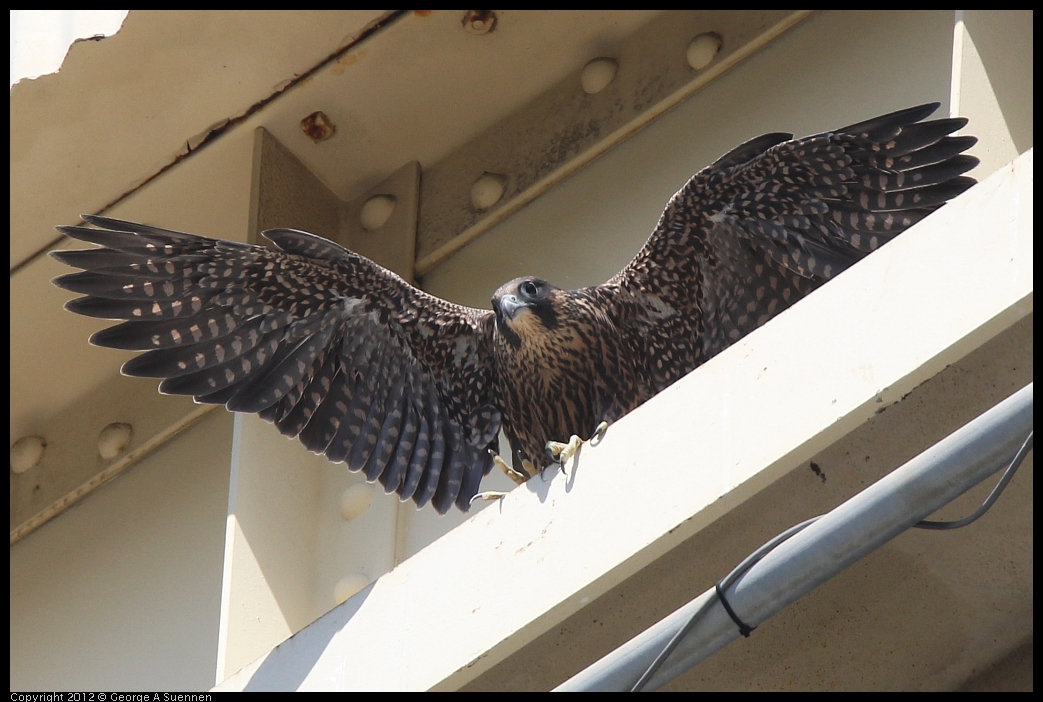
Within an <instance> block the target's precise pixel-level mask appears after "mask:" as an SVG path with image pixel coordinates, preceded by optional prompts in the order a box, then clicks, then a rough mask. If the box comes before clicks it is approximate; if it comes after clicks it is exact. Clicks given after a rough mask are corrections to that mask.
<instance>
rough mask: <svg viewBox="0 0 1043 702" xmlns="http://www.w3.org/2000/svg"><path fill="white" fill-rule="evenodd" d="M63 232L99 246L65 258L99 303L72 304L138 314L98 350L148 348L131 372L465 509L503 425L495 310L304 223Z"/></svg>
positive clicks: (97, 312) (62, 282)
mask: <svg viewBox="0 0 1043 702" xmlns="http://www.w3.org/2000/svg"><path fill="white" fill-rule="evenodd" d="M84 220H86V221H87V222H89V223H91V224H93V225H95V226H97V227H100V228H98V229H94V228H90V227H59V230H60V231H62V232H63V233H64V234H66V235H68V236H70V237H72V238H74V239H80V240H83V241H88V242H92V243H95V244H98V245H100V246H101V247H102V248H100V249H91V250H87V251H54V252H52V253H51V255H52V256H53V257H54V258H56V259H57V260H59V261H61V262H62V263H65V264H67V265H70V266H73V267H76V268H81V269H83V270H84V272H82V273H73V274H69V275H64V276H61V277H59V278H56V279H55V281H54V283H55V285H57V286H58V287H61V288H64V289H65V290H69V291H72V292H76V293H83V294H85V295H86V297H81V298H78V299H75V300H71V301H69V302H68V303H67V304H66V309H68V310H70V311H72V312H76V313H77V314H82V315H87V316H90V317H101V318H104V319H121V320H125V321H124V322H123V323H122V324H117V325H116V326H113V327H110V328H108V329H105V330H103V331H100V332H98V333H96V334H94V335H93V336H92V337H91V343H93V344H97V345H99V346H108V347H111V348H120V349H131V350H138V351H147V353H144V354H142V355H140V356H137V357H135V358H133V359H131V360H130V361H128V362H127V363H126V364H124V366H123V372H124V374H126V375H131V376H143V377H154V378H163V379H164V380H163V382H162V383H161V384H160V391H161V392H164V393H170V394H177V395H192V396H193V397H195V399H196V401H198V402H210V403H217V404H223V405H225V406H226V407H227V408H228V409H229V410H233V411H237V412H256V413H258V414H259V415H260V416H261V417H262V418H264V419H266V420H268V421H270V422H274V423H275V425H276V426H277V427H278V428H279V431H281V432H282V433H283V434H285V435H287V436H291V437H298V438H299V439H300V440H301V442H302V443H303V444H304V445H305V446H306V447H307V448H308V449H309V450H311V451H313V452H315V453H322V454H325V455H326V456H327V457H328V458H329V459H330V460H331V461H333V462H342V461H343V462H347V464H348V467H349V468H351V470H355V471H358V470H361V471H364V472H365V475H366V477H367V479H369V480H379V481H380V482H381V484H382V485H384V488H385V490H386V491H387V492H397V493H398V495H399V497H400V498H401V499H402V500H406V499H410V498H411V499H413V500H414V501H415V502H416V503H417V506H418V507H422V506H423V505H424V504H426V503H427V502H428V501H431V502H433V504H434V506H435V509H437V510H438V511H439V512H440V513H444V512H445V511H447V510H448V509H449V507H450V506H451V505H452V504H453V503H454V502H455V503H456V504H457V506H458V507H460V509H462V510H464V511H466V510H467V508H468V504H469V501H470V498H471V497H472V496H473V495H474V494H475V493H476V492H477V490H478V485H479V482H480V481H481V479H482V476H484V475H485V474H486V473H488V471H489V469H490V467H491V465H492V458H491V456H490V455H489V452H488V451H487V448H489V447H490V446H494V442H495V440H496V436H497V433H498V432H499V428H500V412H499V410H498V409H497V407H496V401H495V395H494V390H493V388H494V386H495V383H494V377H493V373H494V369H493V366H492V353H491V350H490V348H491V347H490V344H491V318H492V313H491V312H488V311H484V310H476V309H471V308H466V307H461V306H458V305H453V304H451V303H449V302H446V301H445V300H442V299H439V298H437V297H434V296H432V295H428V294H427V293H424V292H422V291H420V290H418V289H416V288H414V287H413V286H411V285H409V284H408V283H406V282H405V281H404V280H402V279H401V278H400V277H399V276H397V275H395V274H394V273H392V272H391V271H388V270H386V269H384V268H382V267H380V266H378V265H377V264H375V263H373V262H372V261H370V260H369V259H367V258H364V257H362V256H359V255H358V254H355V253H352V252H350V251H347V250H346V249H344V248H342V247H340V246H338V245H337V244H334V243H332V242H330V241H327V240H325V239H322V238H320V237H317V236H314V235H311V234H307V233H304V232H299V231H295V230H291V229H275V230H270V231H267V232H265V233H264V235H265V236H266V237H267V238H268V239H270V240H271V241H272V242H273V243H274V244H275V245H276V246H277V247H278V248H266V247H263V246H253V245H249V244H241V243H237V242H230V241H222V240H218V239H209V238H205V237H199V236H194V235H191V234H184V233H181V232H175V231H170V230H167V229H159V228H156V227H150V226H147V225H142V224H134V223H132V222H124V221H121V220H116V219H110V218H107V217H96V216H85V217H84Z"/></svg>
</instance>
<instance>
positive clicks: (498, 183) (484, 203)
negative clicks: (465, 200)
mask: <svg viewBox="0 0 1043 702" xmlns="http://www.w3.org/2000/svg"><path fill="white" fill-rule="evenodd" d="M506 189H507V176H505V175H501V174H499V173H483V174H482V177H481V178H479V179H478V180H476V181H475V182H474V185H472V186H471V204H472V205H473V206H474V209H476V210H479V211H482V210H487V209H489V208H490V207H492V206H493V205H495V204H496V203H497V202H499V201H500V199H501V198H502V197H503V193H504V191H505V190H506Z"/></svg>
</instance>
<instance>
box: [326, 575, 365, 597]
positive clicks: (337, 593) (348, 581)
mask: <svg viewBox="0 0 1043 702" xmlns="http://www.w3.org/2000/svg"><path fill="white" fill-rule="evenodd" d="M369 582H370V581H369V576H368V575H366V574H365V573H349V574H348V575H345V576H344V577H343V578H341V579H340V580H338V581H337V584H336V585H334V586H333V600H334V601H335V602H336V603H337V604H341V603H343V602H346V601H347V600H348V598H349V597H351V596H352V595H354V594H355V593H356V592H358V591H359V590H361V589H362V588H364V587H366V586H367V585H369Z"/></svg>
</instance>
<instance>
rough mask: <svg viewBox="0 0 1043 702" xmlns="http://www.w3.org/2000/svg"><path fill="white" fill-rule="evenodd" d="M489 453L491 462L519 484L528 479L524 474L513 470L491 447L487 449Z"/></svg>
mask: <svg viewBox="0 0 1043 702" xmlns="http://www.w3.org/2000/svg"><path fill="white" fill-rule="evenodd" d="M489 454H490V455H491V456H492V457H493V463H494V464H495V465H496V467H497V468H499V469H500V470H502V471H503V472H504V474H505V475H506V476H507V477H508V478H510V479H511V480H513V481H514V482H516V483H518V484H519V485H521V484H522V483H524V482H525V481H526V480H528V479H529V476H527V475H525V474H524V473H519V472H518V471H516V470H514V469H513V468H511V467H510V466H509V465H507V463H506V462H505V461H504V460H503V459H502V458H500V456H499V455H498V454H496V453H495V452H494V451H493V450H492V449H489Z"/></svg>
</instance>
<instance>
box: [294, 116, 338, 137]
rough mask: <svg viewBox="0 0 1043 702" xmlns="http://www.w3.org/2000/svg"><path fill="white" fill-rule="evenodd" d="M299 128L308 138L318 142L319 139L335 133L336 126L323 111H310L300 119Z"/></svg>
mask: <svg viewBox="0 0 1043 702" xmlns="http://www.w3.org/2000/svg"><path fill="white" fill-rule="evenodd" d="M301 129H302V130H303V131H304V133H305V134H307V135H308V138H309V139H311V140H312V141H314V142H315V143H316V144H318V143H319V142H320V141H326V140H327V139H329V138H330V137H331V136H333V135H334V134H336V133H337V127H336V126H334V124H333V122H331V121H330V118H329V117H327V116H326V113H325V112H322V111H318V112H312V113H311V114H310V115H308V116H307V117H305V118H304V119H302V120H301Z"/></svg>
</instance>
